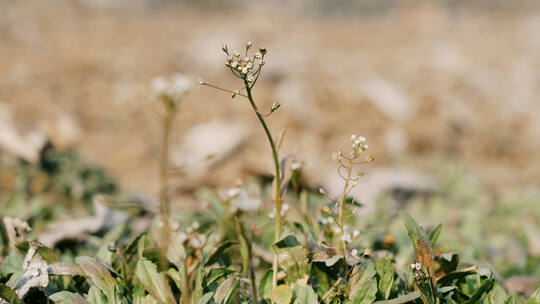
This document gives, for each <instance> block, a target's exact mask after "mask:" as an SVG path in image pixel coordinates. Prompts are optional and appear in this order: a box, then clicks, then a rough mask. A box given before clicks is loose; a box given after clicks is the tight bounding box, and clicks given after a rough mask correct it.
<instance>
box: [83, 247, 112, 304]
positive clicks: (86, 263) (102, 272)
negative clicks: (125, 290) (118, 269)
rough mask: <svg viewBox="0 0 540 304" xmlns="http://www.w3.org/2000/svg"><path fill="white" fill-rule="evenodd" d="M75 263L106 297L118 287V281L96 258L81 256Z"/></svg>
mask: <svg viewBox="0 0 540 304" xmlns="http://www.w3.org/2000/svg"><path fill="white" fill-rule="evenodd" d="M75 262H76V263H77V265H79V266H80V267H81V269H82V271H83V272H84V274H85V275H86V276H87V277H89V278H90V280H91V281H92V282H93V283H94V284H95V285H96V286H97V287H98V288H99V289H101V291H103V293H104V294H105V295H107V294H108V293H109V292H110V290H111V289H114V288H115V287H116V280H115V279H114V278H113V277H112V276H111V274H110V272H109V270H108V269H107V268H106V267H105V266H103V264H102V263H100V262H98V261H97V260H96V259H95V258H92V257H89V256H80V257H77V258H76V259H75ZM109 300H110V299H109Z"/></svg>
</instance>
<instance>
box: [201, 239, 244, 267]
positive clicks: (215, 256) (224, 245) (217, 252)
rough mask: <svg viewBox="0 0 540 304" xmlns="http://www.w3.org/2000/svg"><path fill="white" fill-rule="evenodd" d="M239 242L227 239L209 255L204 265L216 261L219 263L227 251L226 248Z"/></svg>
mask: <svg viewBox="0 0 540 304" xmlns="http://www.w3.org/2000/svg"><path fill="white" fill-rule="evenodd" d="M237 243H238V242H233V241H225V242H223V243H221V244H219V245H218V246H217V247H216V249H215V250H214V251H213V252H212V253H211V254H210V256H208V259H207V260H206V262H205V263H204V266H210V265H212V264H214V263H217V262H218V261H219V260H220V259H221V255H222V254H223V253H224V252H225V250H227V249H229V247H231V246H233V245H236V244H237Z"/></svg>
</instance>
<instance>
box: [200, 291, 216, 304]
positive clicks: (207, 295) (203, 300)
mask: <svg viewBox="0 0 540 304" xmlns="http://www.w3.org/2000/svg"><path fill="white" fill-rule="evenodd" d="M213 297H214V292H213V291H211V292H207V293H205V294H204V295H203V296H202V298H201V299H200V300H199V302H197V304H207V303H209V302H210V301H211V300H212V298H213Z"/></svg>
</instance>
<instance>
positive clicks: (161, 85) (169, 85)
mask: <svg viewBox="0 0 540 304" xmlns="http://www.w3.org/2000/svg"><path fill="white" fill-rule="evenodd" d="M150 86H151V88H152V91H153V92H154V93H155V94H156V95H158V96H160V97H166V98H169V99H171V100H172V101H175V102H178V101H179V100H180V99H182V97H184V95H185V94H186V93H187V92H189V91H190V90H191V89H192V88H193V81H192V80H191V78H189V77H187V76H186V75H182V74H173V75H172V76H171V77H170V79H169V78H166V77H163V76H158V77H155V78H154V79H152V83H151V85H150Z"/></svg>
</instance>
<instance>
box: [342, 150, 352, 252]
mask: <svg viewBox="0 0 540 304" xmlns="http://www.w3.org/2000/svg"><path fill="white" fill-rule="evenodd" d="M347 161H348V166H346V167H345V168H346V169H347V177H346V178H345V184H344V185H343V193H342V194H341V197H340V199H339V244H340V249H341V254H342V255H343V258H344V259H345V261H347V244H346V243H345V225H344V224H343V209H344V208H343V205H344V204H345V197H346V196H347V192H348V189H349V183H350V182H351V175H352V167H353V164H352V159H348V160H347Z"/></svg>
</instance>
